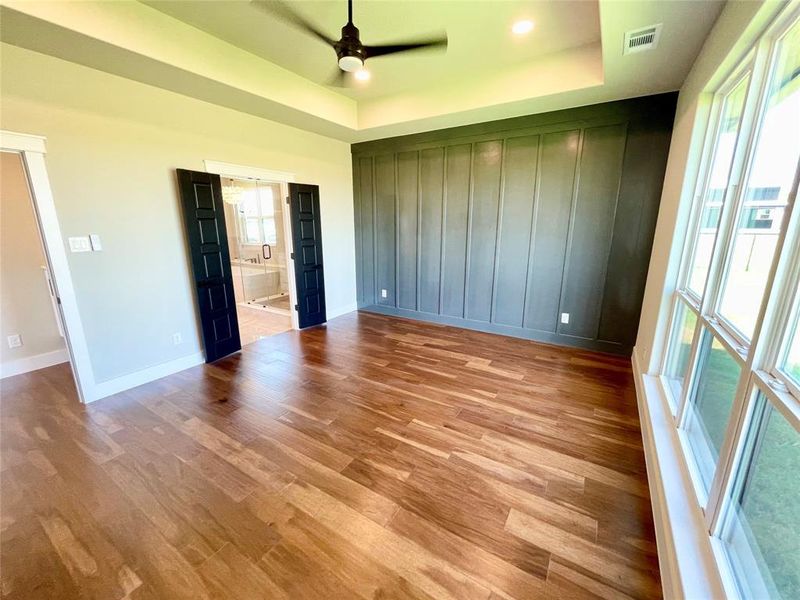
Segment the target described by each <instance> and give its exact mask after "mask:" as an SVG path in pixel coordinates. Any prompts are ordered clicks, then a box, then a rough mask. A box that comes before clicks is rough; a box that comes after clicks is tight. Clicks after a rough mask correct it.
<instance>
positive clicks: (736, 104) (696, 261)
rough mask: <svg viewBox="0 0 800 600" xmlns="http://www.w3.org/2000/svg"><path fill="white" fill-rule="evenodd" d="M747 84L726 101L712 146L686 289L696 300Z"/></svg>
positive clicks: (713, 236) (705, 272)
mask: <svg viewBox="0 0 800 600" xmlns="http://www.w3.org/2000/svg"><path fill="white" fill-rule="evenodd" d="M749 80H750V76H749V75H748V76H747V77H744V78H743V79H742V81H740V82H739V84H738V85H737V86H736V87H735V88H733V90H731V92H730V93H729V94H728V96H727V97H726V98H725V102H724V104H723V107H722V114H721V115H720V122H719V133H718V134H717V139H716V142H715V144H714V158H713V160H712V161H711V172H710V175H709V181H708V188H707V189H706V192H705V197H704V198H703V212H702V213H701V215H700V231H699V233H698V237H697V242H696V244H695V247H694V255H693V256H692V261H691V268H690V270H689V283H688V285H689V289H690V290H692V291H693V292H694V293H696V294H697V295H698V296H702V295H703V288H704V287H705V285H706V277H707V276H708V267H709V265H710V264H711V252H712V250H713V248H714V240H715V239H716V237H717V229H718V227H719V218H720V214H721V212H722V201H723V199H724V198H725V190H726V189H727V188H728V176H729V175H730V170H731V161H732V160H733V150H734V148H735V146H736V137H737V135H738V133H739V122H740V121H741V119H742V111H743V109H744V100H745V96H746V95H747V83H748V81H749Z"/></svg>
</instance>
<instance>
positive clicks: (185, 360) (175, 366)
mask: <svg viewBox="0 0 800 600" xmlns="http://www.w3.org/2000/svg"><path fill="white" fill-rule="evenodd" d="M205 360H206V359H205V355H204V354H203V353H202V352H196V353H194V354H190V355H188V356H182V357H181V358H176V359H175V360H171V361H169V362H165V363H161V364H158V365H153V366H152V367H147V368H146V369H142V370H141V371H135V372H134V373H129V374H127V375H122V376H121V377H115V378H114V379H109V380H108V381H102V382H100V383H96V384H95V385H94V386H93V387H92V389H90V390H86V391H85V396H86V402H94V401H95V400H100V399H101V398H106V397H107V396H112V395H114V394H118V393H119V392H124V391H125V390H129V389H131V388H135V387H137V386H140V385H144V384H145V383H150V382H151V381H155V380H156V379H161V378H162V377H166V376H168V375H172V374H173V373H177V372H178V371H183V370H185V369H190V368H192V367H196V366H197V365H200V364H202V363H204V362H205Z"/></svg>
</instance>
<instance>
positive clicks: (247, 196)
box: [240, 188, 258, 217]
mask: <svg viewBox="0 0 800 600" xmlns="http://www.w3.org/2000/svg"><path fill="white" fill-rule="evenodd" d="M240 202H241V206H242V210H243V211H244V214H245V216H246V217H257V216H258V194H257V192H256V190H255V189H254V188H251V189H245V190H244V191H242V195H241V200H240Z"/></svg>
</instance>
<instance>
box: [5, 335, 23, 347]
mask: <svg viewBox="0 0 800 600" xmlns="http://www.w3.org/2000/svg"><path fill="white" fill-rule="evenodd" d="M20 346H22V336H21V335H20V334H18V333H13V334H11V335H10V336H8V347H9V348H19V347H20Z"/></svg>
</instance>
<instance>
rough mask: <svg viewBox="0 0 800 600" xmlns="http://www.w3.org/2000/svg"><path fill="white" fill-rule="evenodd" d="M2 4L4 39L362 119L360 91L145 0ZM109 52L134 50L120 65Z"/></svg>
mask: <svg viewBox="0 0 800 600" xmlns="http://www.w3.org/2000/svg"><path fill="white" fill-rule="evenodd" d="M2 9H3V15H2V16H3V22H2V27H3V30H2V31H3V41H4V42H9V43H12V44H14V45H18V46H22V47H26V48H28V49H31V50H36V51H39V52H42V53H44V54H50V55H51V56H56V57H57V58H65V59H66V60H70V61H72V62H78V63H81V64H86V66H91V67H93V68H98V69H99V70H104V71H111V72H113V69H115V68H120V69H124V68H127V69H129V70H131V71H134V72H135V71H136V69H135V68H132V67H133V66H134V65H133V64H132V63H133V61H136V60H139V61H140V62H142V63H143V65H142V67H141V69H139V70H141V71H145V70H146V69H148V68H150V69H153V70H156V65H155V64H153V62H155V63H158V64H159V65H161V66H162V67H166V68H168V69H169V68H171V69H174V70H177V71H180V72H181V73H184V74H186V75H188V76H191V77H193V78H199V79H204V80H208V81H213V82H215V83H216V84H218V85H220V86H224V87H227V88H230V89H231V90H237V91H239V92H241V93H243V94H248V95H251V96H253V97H255V98H262V99H264V100H268V101H270V102H273V103H275V104H279V105H282V106H284V107H287V108H292V109H294V110H297V111H301V112H303V113H306V114H308V115H313V116H314V117H316V118H318V119H323V120H325V121H329V122H331V123H333V124H336V125H339V126H342V127H345V128H348V129H355V128H356V127H357V118H358V115H357V105H356V102H355V100H353V99H352V98H348V97H346V96H344V95H342V94H339V93H336V92H334V91H331V90H329V89H327V88H325V87H323V86H321V85H318V84H316V83H314V82H312V81H309V80H308V79H305V78H303V77H301V76H299V75H297V74H295V73H292V72H291V71H288V70H286V69H284V68H282V67H280V66H278V65H276V64H274V63H271V62H269V61H266V60H263V59H261V58H259V57H257V56H255V55H253V54H250V53H248V52H245V51H244V50H241V49H239V48H237V47H236V46H234V45H232V44H229V43H227V42H224V41H222V40H220V39H218V38H215V37H213V36H211V35H208V34H206V33H203V32H201V31H200V30H198V29H195V28H194V27H191V26H190V25H187V24H185V23H183V22H181V21H179V20H177V19H173V18H172V17H168V16H166V15H164V14H163V13H161V12H159V11H157V10H155V9H153V8H150V7H149V6H147V5H145V4H141V3H139V2H130V1H128V2H103V1H100V2H52V1H50V2H30V1H24V0H23V1H19V0H2ZM115 50H116V52H115ZM104 53H110V54H111V55H112V58H117V59H120V58H122V54H125V55H126V56H125V57H124V60H117V61H116V63H117V64H116V65H115V64H114V63H112V62H111V61H110V60H108V59H107V57H104V56H103V54H104ZM89 63H93V64H89ZM144 63H150V64H144ZM123 76H126V75H123ZM155 77H156V78H157V75H156V76H155ZM155 85H158V83H157V82H156V83H155ZM189 95H192V94H189Z"/></svg>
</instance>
